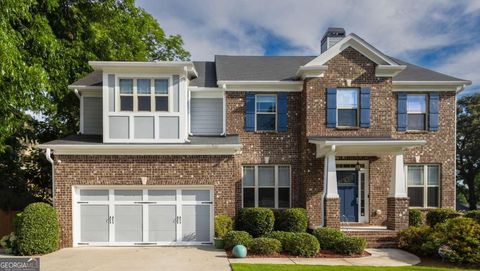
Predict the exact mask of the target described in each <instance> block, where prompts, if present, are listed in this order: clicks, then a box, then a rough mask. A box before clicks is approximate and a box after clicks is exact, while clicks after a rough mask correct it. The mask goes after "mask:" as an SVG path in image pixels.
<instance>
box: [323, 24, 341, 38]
mask: <svg viewBox="0 0 480 271" xmlns="http://www.w3.org/2000/svg"><path fill="white" fill-rule="evenodd" d="M327 37H345V29H344V28H343V27H329V28H328V29H327V32H325V34H324V35H323V38H322V40H323V39H325V38H327Z"/></svg>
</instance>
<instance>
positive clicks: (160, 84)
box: [155, 79, 168, 94]
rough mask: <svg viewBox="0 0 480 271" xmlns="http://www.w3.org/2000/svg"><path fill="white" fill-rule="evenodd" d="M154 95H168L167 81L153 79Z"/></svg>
mask: <svg viewBox="0 0 480 271" xmlns="http://www.w3.org/2000/svg"><path fill="white" fill-rule="evenodd" d="M155 94H168V80H167V79H155Z"/></svg>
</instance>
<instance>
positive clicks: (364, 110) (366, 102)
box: [360, 87, 370, 128]
mask: <svg viewBox="0 0 480 271" xmlns="http://www.w3.org/2000/svg"><path fill="white" fill-rule="evenodd" d="M360 127H363V128H369V127H370V88H368V87H366V88H361V89H360Z"/></svg>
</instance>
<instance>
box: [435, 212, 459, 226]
mask: <svg viewBox="0 0 480 271" xmlns="http://www.w3.org/2000/svg"><path fill="white" fill-rule="evenodd" d="M459 215H460V214H459V213H457V211H455V210H453V209H449V208H437V209H432V210H430V211H428V213H427V225H429V226H431V227H433V226H435V225H437V224H439V223H444V222H445V221H447V219H449V218H454V217H457V216H459Z"/></svg>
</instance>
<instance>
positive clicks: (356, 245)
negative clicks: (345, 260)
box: [335, 236, 367, 255]
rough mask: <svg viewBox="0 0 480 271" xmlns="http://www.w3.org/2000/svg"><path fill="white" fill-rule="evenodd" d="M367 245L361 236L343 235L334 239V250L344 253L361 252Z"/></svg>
mask: <svg viewBox="0 0 480 271" xmlns="http://www.w3.org/2000/svg"><path fill="white" fill-rule="evenodd" d="M366 246H367V241H366V240H365V239H364V238H361V237H353V236H345V237H343V238H340V239H338V240H337V241H336V247H335V252H337V253H340V254H344V255H353V254H361V253H363V251H364V250H365V247H366Z"/></svg>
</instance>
